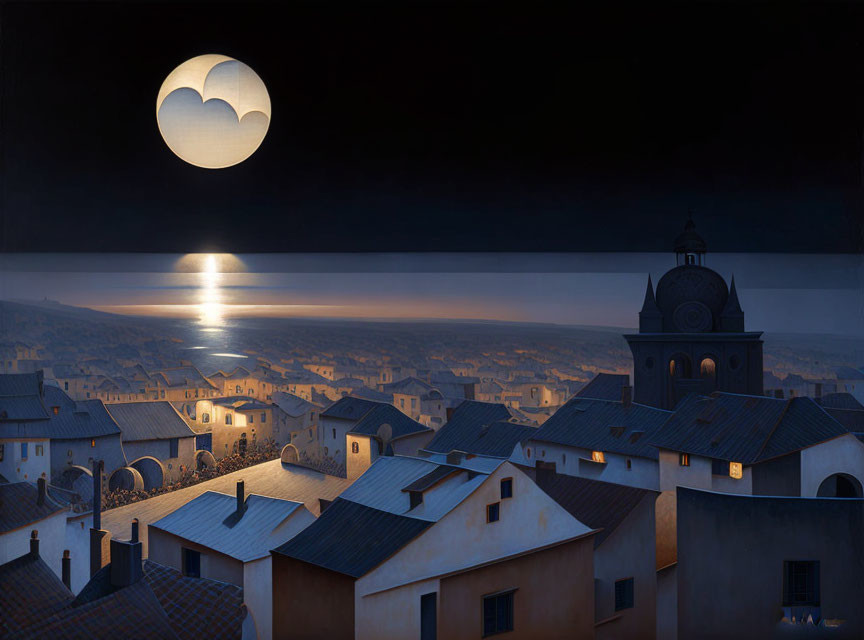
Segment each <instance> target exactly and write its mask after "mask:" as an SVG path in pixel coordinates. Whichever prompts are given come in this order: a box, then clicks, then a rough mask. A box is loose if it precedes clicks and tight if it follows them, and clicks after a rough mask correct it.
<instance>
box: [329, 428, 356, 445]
mask: <svg viewBox="0 0 864 640" xmlns="http://www.w3.org/2000/svg"><path fill="white" fill-rule="evenodd" d="M333 439H334V440H335V439H336V429H333ZM354 444H357V443H356V442H355V443H354Z"/></svg>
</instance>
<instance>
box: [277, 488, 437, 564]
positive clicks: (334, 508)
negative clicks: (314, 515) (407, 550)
mask: <svg viewBox="0 0 864 640" xmlns="http://www.w3.org/2000/svg"><path fill="white" fill-rule="evenodd" d="M431 524H432V523H431V522H429V521H426V520H419V519H417V518H407V517H405V516H398V515H395V514H393V513H388V512H386V511H380V510H378V509H373V508H371V507H367V506H364V505H362V504H359V503H357V502H351V501H349V500H344V499H343V498H341V497H340V498H337V499H336V500H335V501H334V502H333V504H331V505H330V506H329V507H328V508H327V509H326V510H325V511H324V513H322V514H321V516H320V517H319V518H318V519H317V520H316V521H315V522H313V523H312V524H311V525H309V526H308V527H307V528H306V529H304V530H303V531H301V532H300V533H299V534H297V535H296V536H294V538H292V539H291V540H289V541H288V542H286V543H285V544H283V545H282V546H281V547H278V548H277V549H275V550H274V551H273V553H279V554H281V555H285V556H289V557H291V558H295V559H297V560H302V561H303V562H308V563H311V564H314V565H318V566H320V567H324V568H325V569H329V570H331V571H335V572H337V573H342V574H345V575H348V576H351V577H353V578H359V577H361V576H363V575H365V574H366V573H368V572H369V571H371V570H372V569H374V568H375V567H377V566H378V565H379V564H381V563H382V562H384V561H385V560H386V559H387V558H389V557H390V556H392V555H393V554H394V553H396V552H397V551H399V549H401V548H402V547H404V546H405V545H406V544H408V543H409V542H410V541H411V540H413V539H414V538H416V537H417V536H418V535H420V534H421V533H423V531H425V530H426V529H427V528H428V527H429V526H431Z"/></svg>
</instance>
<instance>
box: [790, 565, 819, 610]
mask: <svg viewBox="0 0 864 640" xmlns="http://www.w3.org/2000/svg"><path fill="white" fill-rule="evenodd" d="M783 606H784V607H818V606H819V561H818V560H786V561H784V562H783Z"/></svg>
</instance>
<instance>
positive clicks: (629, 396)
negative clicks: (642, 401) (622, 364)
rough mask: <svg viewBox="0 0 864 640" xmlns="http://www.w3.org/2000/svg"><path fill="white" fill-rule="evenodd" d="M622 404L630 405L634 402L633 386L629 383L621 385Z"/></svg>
mask: <svg viewBox="0 0 864 640" xmlns="http://www.w3.org/2000/svg"><path fill="white" fill-rule="evenodd" d="M621 404H623V405H624V406H625V407H629V406H630V405H631V404H633V387H631V386H630V385H629V384H625V385H624V386H623V387H621Z"/></svg>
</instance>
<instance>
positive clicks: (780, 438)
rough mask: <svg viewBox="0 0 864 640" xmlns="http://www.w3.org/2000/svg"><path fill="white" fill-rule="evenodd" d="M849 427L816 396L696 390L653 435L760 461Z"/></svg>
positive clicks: (675, 446)
mask: <svg viewBox="0 0 864 640" xmlns="http://www.w3.org/2000/svg"><path fill="white" fill-rule="evenodd" d="M845 433H848V431H847V429H845V428H844V427H843V425H841V424H840V423H839V422H837V421H836V420H835V419H834V418H832V417H831V416H830V415H828V413H826V412H825V410H824V409H822V407H820V406H819V405H818V404H816V403H815V402H814V401H813V400H812V399H811V398H790V399H788V400H783V399H777V398H766V397H763V396H746V395H738V394H733V393H720V392H716V393H712V394H711V395H710V396H708V397H706V396H697V395H690V396H688V397H686V398H685V399H684V400H682V401H681V403H680V404H679V405H678V408H677V409H676V411H675V413H674V414H673V415H672V417H670V418H669V420H668V421H667V422H666V424H665V425H663V427H662V428H661V429H659V430H658V431H657V432H656V433H655V434H654V435H653V436H652V437H651V443H652V444H653V445H655V446H657V447H659V448H662V449H670V450H673V451H683V452H686V453H691V454H693V455H701V456H706V457H710V458H716V459H719V460H729V461H734V462H741V463H743V464H754V463H757V462H762V461H763V460H768V459H770V458H775V457H778V456H782V455H785V454H787V453H792V452H793V451H800V450H801V449H805V448H807V447H810V446H813V445H815V444H819V443H820V442H824V441H826V440H831V439H832V438H836V437H838V436H841V435H843V434H845Z"/></svg>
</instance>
